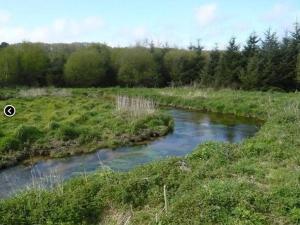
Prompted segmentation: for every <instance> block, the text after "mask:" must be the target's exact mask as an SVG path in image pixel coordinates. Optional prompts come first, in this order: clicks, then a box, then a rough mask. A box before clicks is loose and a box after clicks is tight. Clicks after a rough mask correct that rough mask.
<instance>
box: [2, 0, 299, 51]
mask: <svg viewBox="0 0 300 225" xmlns="http://www.w3.org/2000/svg"><path fill="white" fill-rule="evenodd" d="M297 17H298V19H299V20H300V0H286V1H273V0H252V1H241V0H239V1H238V0H227V1H226V0H220V1H200V0H127V1H126V0H98V1H97V0H90V1H89V0H85V1H77V0H72V1H71V0H65V1H64V0H50V1H42V0H41V1H37V0H26V1H19V0H18V1H17V0H6V1H3V0H0V42H2V41H6V42H9V43H15V42H21V41H33V42H36V41H39V42H49V43H53V42H68V43H69V42H105V43H107V44H109V45H112V46H127V45H134V44H135V42H136V41H142V40H144V39H145V38H148V39H150V40H154V41H155V42H168V43H169V44H170V45H171V46H172V45H176V46H178V47H186V46H188V45H189V43H190V42H195V40H197V39H201V43H202V45H204V46H205V48H206V49H210V48H211V47H212V46H214V44H215V43H218V44H219V46H220V47H221V48H223V46H225V45H226V43H227V42H228V40H229V38H230V37H232V36H235V37H236V38H237V40H238V42H240V43H244V42H245V39H246V38H247V36H248V35H249V34H250V33H251V32H253V31H256V32H257V33H258V34H263V32H264V31H265V30H266V29H268V27H271V28H272V29H273V30H274V31H277V32H279V35H283V34H284V32H285V31H286V30H288V29H290V28H291V26H292V25H293V23H294V22H295V21H296V19H297Z"/></svg>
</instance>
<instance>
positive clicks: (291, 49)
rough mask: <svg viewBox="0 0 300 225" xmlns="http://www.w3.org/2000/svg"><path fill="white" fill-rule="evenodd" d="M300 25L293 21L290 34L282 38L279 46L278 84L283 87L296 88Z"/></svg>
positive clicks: (299, 50)
mask: <svg viewBox="0 0 300 225" xmlns="http://www.w3.org/2000/svg"><path fill="white" fill-rule="evenodd" d="M299 47H300V26H299V24H298V23H295V27H294V31H293V32H291V35H290V36H286V37H284V38H283V41H282V44H281V46H280V53H281V60H280V65H279V73H280V74H281V77H280V84H279V86H280V87H281V88H284V89H294V88H296V79H297V60H298V54H299V52H300V49H299Z"/></svg>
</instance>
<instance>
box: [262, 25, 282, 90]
mask: <svg viewBox="0 0 300 225" xmlns="http://www.w3.org/2000/svg"><path fill="white" fill-rule="evenodd" d="M280 59H281V58H280V47H279V42H278V38H277V35H276V33H275V32H271V30H270V29H269V30H267V32H266V33H265V38H264V40H263V41H262V50H261V67H262V70H261V71H260V73H261V81H260V82H261V86H262V87H264V88H269V87H278V86H280V82H281V77H280V73H279V64H280Z"/></svg>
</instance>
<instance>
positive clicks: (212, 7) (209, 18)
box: [196, 3, 217, 27]
mask: <svg viewBox="0 0 300 225" xmlns="http://www.w3.org/2000/svg"><path fill="white" fill-rule="evenodd" d="M216 19H217V4H215V3H211V4H205V5H201V6H200V7H198V8H197V9H196V20H197V22H198V24H199V25H200V26H201V27H206V26H208V25H210V24H211V23H213V22H215V20H216Z"/></svg>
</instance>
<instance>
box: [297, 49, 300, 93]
mask: <svg viewBox="0 0 300 225" xmlns="http://www.w3.org/2000/svg"><path fill="white" fill-rule="evenodd" d="M297 61H298V62H297V76H296V82H297V84H296V86H297V87H300V53H299V54H298V60H297Z"/></svg>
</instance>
